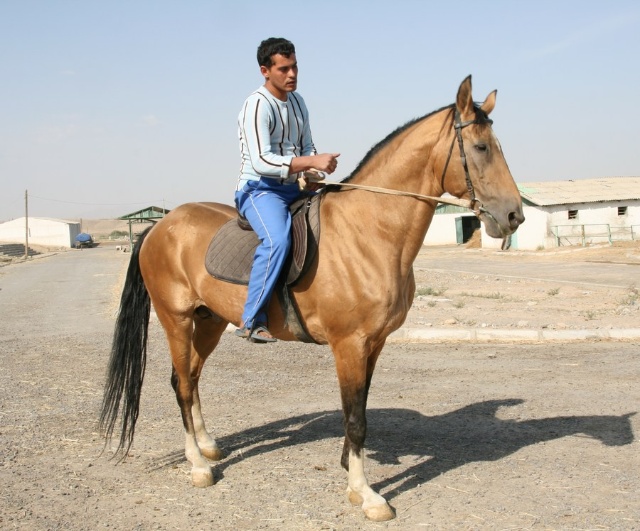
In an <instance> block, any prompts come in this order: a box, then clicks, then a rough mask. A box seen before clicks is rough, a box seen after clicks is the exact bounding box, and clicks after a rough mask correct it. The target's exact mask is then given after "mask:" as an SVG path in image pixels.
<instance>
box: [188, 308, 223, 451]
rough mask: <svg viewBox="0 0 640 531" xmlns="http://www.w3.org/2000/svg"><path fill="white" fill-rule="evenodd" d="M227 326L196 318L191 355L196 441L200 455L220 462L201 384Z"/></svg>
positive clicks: (214, 320)
mask: <svg viewBox="0 0 640 531" xmlns="http://www.w3.org/2000/svg"><path fill="white" fill-rule="evenodd" d="M226 326H227V323H226V322H221V321H220V320H219V319H218V318H217V317H216V316H208V315H205V316H204V317H201V316H196V318H195V329H194V333H193V351H192V354H191V377H192V378H193V383H194V387H193V407H192V408H191V413H192V415H193V425H194V428H195V432H196V441H197V442H198V447H199V448H200V453H201V454H202V455H203V456H204V457H206V458H207V459H211V460H212V461H219V460H220V459H222V458H223V453H222V450H221V449H220V448H219V447H218V445H217V443H216V440H215V439H214V438H213V437H211V435H210V434H209V432H207V428H206V426H205V423H204V418H203V416H202V407H201V403H200V392H199V385H198V384H199V383H200V375H201V374H202V367H203V366H204V362H205V361H206V360H207V357H208V356H209V354H211V353H212V352H213V349H215V348H216V346H217V344H218V341H219V340H220V336H221V335H222V333H223V332H224V330H225V328H226Z"/></svg>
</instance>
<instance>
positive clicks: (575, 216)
mask: <svg viewBox="0 0 640 531" xmlns="http://www.w3.org/2000/svg"><path fill="white" fill-rule="evenodd" d="M567 219H578V211H577V210H569V211H568V212H567Z"/></svg>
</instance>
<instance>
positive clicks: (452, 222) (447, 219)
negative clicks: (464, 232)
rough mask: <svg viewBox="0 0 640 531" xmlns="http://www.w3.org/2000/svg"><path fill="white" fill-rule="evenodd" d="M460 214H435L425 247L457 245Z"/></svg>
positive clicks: (425, 240)
mask: <svg viewBox="0 0 640 531" xmlns="http://www.w3.org/2000/svg"><path fill="white" fill-rule="evenodd" d="M461 215H462V214H460V213H451V214H435V215H434V216H433V219H432V220H431V225H430V226H429V230H428V231H427V235H426V237H425V239H424V245H455V244H456V218H457V217H459V216H461Z"/></svg>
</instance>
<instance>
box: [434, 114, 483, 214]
mask: <svg viewBox="0 0 640 531" xmlns="http://www.w3.org/2000/svg"><path fill="white" fill-rule="evenodd" d="M492 123H493V120H491V118H488V117H487V116H486V115H485V116H484V117H483V119H482V120H480V119H479V118H478V117H476V119H475V120H467V121H466V122H463V121H461V120H460V111H458V109H456V110H455V115H454V119H453V129H454V131H455V135H454V137H453V139H452V140H451V146H449V154H448V155H447V161H446V162H445V164H444V168H443V170H442V177H441V178H440V182H441V183H442V184H443V187H444V177H445V175H446V174H447V168H448V167H449V161H450V160H451V155H452V153H453V145H454V144H455V142H456V139H457V140H458V147H459V148H460V161H461V162H462V168H463V169H464V180H465V181H466V183H467V191H468V192H469V210H471V211H472V212H473V213H474V214H475V215H476V216H478V215H479V214H480V213H486V214H488V215H491V214H490V213H489V212H488V211H487V210H486V209H485V208H484V206H482V203H481V202H480V200H479V199H478V198H477V197H476V192H475V189H474V188H473V183H472V182H471V175H470V174H469V165H468V164H467V156H466V154H465V152H464V141H463V140H462V130H463V129H464V128H465V127H467V126H469V125H474V124H489V125H491V124H492ZM476 206H477V208H475V207H476ZM491 217H493V216H491Z"/></svg>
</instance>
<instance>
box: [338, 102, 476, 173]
mask: <svg viewBox="0 0 640 531" xmlns="http://www.w3.org/2000/svg"><path fill="white" fill-rule="evenodd" d="M454 108H455V104H453V103H452V104H450V105H446V106H444V107H441V108H440V109H437V110H435V111H433V112H430V113H429V114H425V115H424V116H421V117H419V118H414V119H413V120H410V121H408V122H407V123H406V124H404V125H401V126H400V127H398V128H397V129H395V130H394V131H392V132H391V133H389V134H388V135H387V136H386V137H385V138H383V139H382V140H381V141H380V142H378V143H377V144H376V145H374V146H373V147H372V148H371V149H370V150H369V151H368V152H367V154H366V155H365V156H364V158H363V159H362V160H361V161H360V164H358V165H357V166H356V169H355V170H353V171H352V172H351V174H350V175H349V176H348V177H345V178H344V179H342V181H341V182H344V183H346V182H349V181H350V180H351V179H352V178H353V177H355V176H356V175H357V174H358V172H359V171H360V170H361V169H362V168H363V167H364V165H365V164H367V162H369V161H370V160H371V159H372V158H373V157H374V156H375V155H377V154H378V152H379V151H380V150H382V148H384V147H385V146H386V145H387V144H388V143H389V142H391V141H392V140H393V139H394V138H395V137H396V136H398V135H399V134H400V133H402V132H404V131H406V130H407V129H409V127H411V126H413V125H415V124H417V123H418V122H421V121H422V120H426V119H427V118H429V117H430V116H433V115H434V114H437V113H439V112H441V111H444V110H446V109H449V110H451V111H453V109H454ZM474 110H475V113H476V119H477V120H478V121H479V122H483V121H485V120H486V119H487V116H486V115H485V113H484V112H483V111H482V110H481V109H480V107H479V106H478V105H477V104H474ZM451 120H453V112H451Z"/></svg>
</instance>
